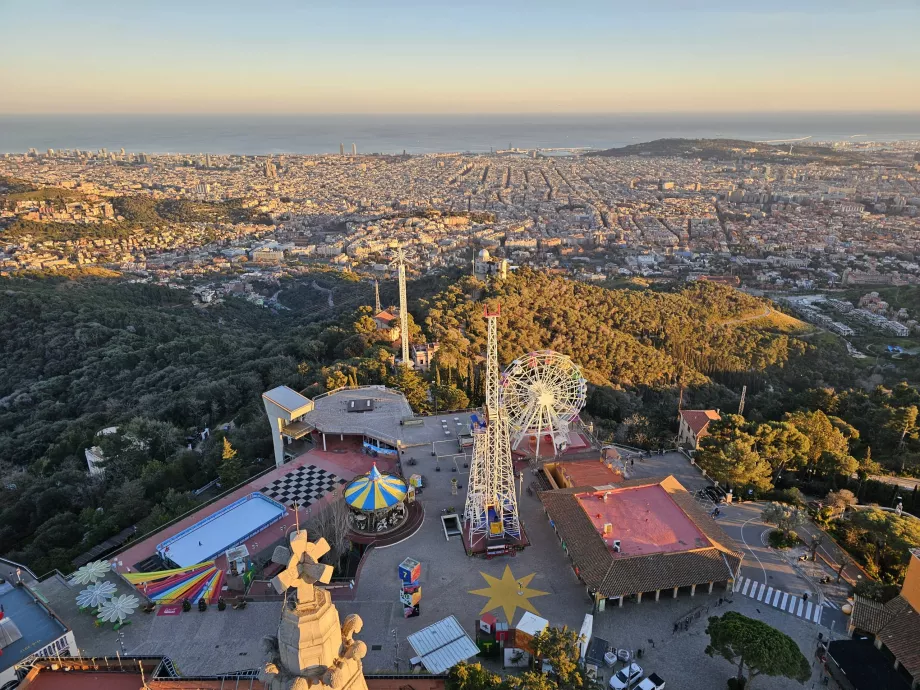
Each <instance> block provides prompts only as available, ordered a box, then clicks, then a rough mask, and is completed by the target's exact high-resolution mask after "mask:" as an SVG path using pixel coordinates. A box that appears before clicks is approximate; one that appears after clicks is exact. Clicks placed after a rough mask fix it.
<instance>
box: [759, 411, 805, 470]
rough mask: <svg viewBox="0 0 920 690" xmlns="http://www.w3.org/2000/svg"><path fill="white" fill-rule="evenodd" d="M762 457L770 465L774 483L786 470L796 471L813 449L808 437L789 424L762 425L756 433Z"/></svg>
mask: <svg viewBox="0 0 920 690" xmlns="http://www.w3.org/2000/svg"><path fill="white" fill-rule="evenodd" d="M754 436H755V437H756V438H757V449H758V452H759V453H760V456H761V457H762V458H764V459H765V460H766V461H767V462H769V463H770V467H771V468H772V469H773V472H774V479H773V481H774V482H776V481H777V480H778V479H779V476H780V474H781V473H782V472H783V470H784V469H786V468H788V469H790V470H794V469H796V468H797V467H799V466H800V465H801V464H802V463H803V462H804V460H805V457H806V454H807V453H808V450H809V448H810V447H811V441H809V440H808V437H807V436H806V435H805V434H803V433H802V432H801V431H799V430H798V429H797V428H796V427H795V426H794V425H793V424H790V423H789V422H775V423H772V422H771V423H767V424H760V425H759V426H758V427H757V429H756V430H755V432H754Z"/></svg>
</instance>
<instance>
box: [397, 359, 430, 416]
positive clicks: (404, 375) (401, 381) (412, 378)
mask: <svg viewBox="0 0 920 690" xmlns="http://www.w3.org/2000/svg"><path fill="white" fill-rule="evenodd" d="M387 385H388V386H389V387H390V388H395V389H396V390H399V391H402V394H403V395H405V396H406V400H407V401H408V402H409V405H411V406H412V409H413V410H415V411H416V412H427V410H428V407H429V403H428V384H427V383H426V381H425V379H423V378H422V377H421V376H420V375H419V373H418V372H417V371H415V370H414V369H412V368H410V367H408V366H397V367H396V373H395V374H393V375H392V376H389V377H387Z"/></svg>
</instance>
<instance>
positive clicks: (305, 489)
mask: <svg viewBox="0 0 920 690" xmlns="http://www.w3.org/2000/svg"><path fill="white" fill-rule="evenodd" d="M344 483H345V480H344V479H342V478H340V477H337V476H336V475H334V474H332V473H331V472H327V471H326V470H324V469H321V468H319V467H316V466H314V465H307V466H305V467H300V468H298V469H296V470H294V471H293V472H288V473H287V474H286V475H284V476H283V477H281V478H279V479H276V480H275V481H273V482H272V483H271V484H269V485H268V486H265V487H262V489H260V491H261V492H262V493H263V494H265V495H266V496H268V497H269V498H272V499H274V500H276V501H278V502H279V503H283V504H284V505H286V506H288V507H293V505H294V503H295V502H296V503H297V505H298V506H300V507H301V508H306V507H307V506H309V505H310V504H312V503H314V502H315V501H318V500H319V499H320V498H322V497H323V496H325V495H326V494H327V493H329V492H330V491H332V489H334V488H335V487H336V486H338V485H339V484H344Z"/></svg>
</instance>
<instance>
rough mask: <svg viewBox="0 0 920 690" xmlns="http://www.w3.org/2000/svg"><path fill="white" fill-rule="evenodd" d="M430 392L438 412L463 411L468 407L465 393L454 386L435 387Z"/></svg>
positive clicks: (468, 400) (468, 403)
mask: <svg viewBox="0 0 920 690" xmlns="http://www.w3.org/2000/svg"><path fill="white" fill-rule="evenodd" d="M431 392H432V394H433V395H434V399H435V402H436V404H437V407H438V409H439V410H465V409H466V408H468V407H469V406H470V399H469V398H468V397H466V393H464V392H463V391H462V390H460V389H459V388H457V387H456V386H454V385H450V384H448V385H441V386H437V385H436V386H433V387H432V389H431Z"/></svg>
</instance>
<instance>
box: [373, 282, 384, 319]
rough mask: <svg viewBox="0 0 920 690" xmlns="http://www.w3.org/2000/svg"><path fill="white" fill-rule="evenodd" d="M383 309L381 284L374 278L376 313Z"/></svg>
mask: <svg viewBox="0 0 920 690" xmlns="http://www.w3.org/2000/svg"><path fill="white" fill-rule="evenodd" d="M381 311H383V310H382V309H381V308H380V285H379V284H378V283H377V279H376V278H374V313H375V314H379V313H380V312H381Z"/></svg>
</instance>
